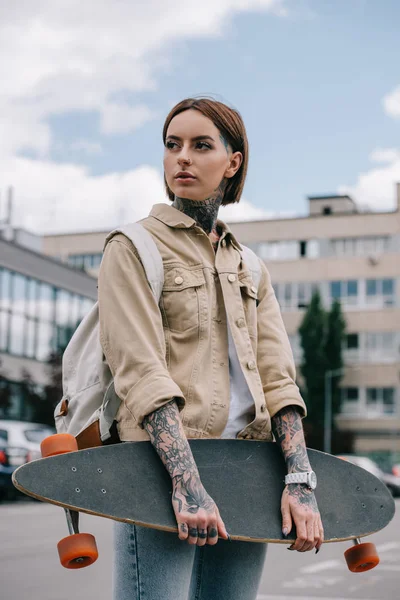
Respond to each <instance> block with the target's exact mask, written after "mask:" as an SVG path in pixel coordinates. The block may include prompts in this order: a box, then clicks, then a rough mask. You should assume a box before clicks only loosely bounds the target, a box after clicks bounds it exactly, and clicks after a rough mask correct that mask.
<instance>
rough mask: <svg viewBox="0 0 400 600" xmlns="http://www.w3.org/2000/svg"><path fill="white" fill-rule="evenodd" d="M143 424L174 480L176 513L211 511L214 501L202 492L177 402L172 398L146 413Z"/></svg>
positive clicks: (203, 490) (202, 488)
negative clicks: (158, 407) (160, 406)
mask: <svg viewBox="0 0 400 600" xmlns="http://www.w3.org/2000/svg"><path fill="white" fill-rule="evenodd" d="M143 426H144V428H145V430H146V431H147V433H148V434H149V436H150V441H151V443H152V444H153V446H154V448H155V449H156V451H157V453H158V455H159V456H160V458H161V460H162V462H163V463H164V465H165V467H166V469H167V471H168V473H169V474H170V476H171V478H172V482H173V488H174V490H173V496H172V498H173V500H174V501H175V502H176V504H177V505H178V507H179V512H181V511H182V510H185V511H187V512H190V513H192V514H196V513H197V512H198V510H199V509H200V508H203V509H204V510H206V511H209V512H212V511H213V510H214V507H215V504H214V501H213V500H212V499H211V498H210V496H209V495H208V494H207V492H206V491H205V489H204V487H203V484H202V483H201V480H200V476H199V472H198V469H197V466H196V463H195V461H194V458H193V454H192V451H191V449H190V446H189V443H188V441H187V438H186V436H185V433H184V430H183V427H182V421H181V418H180V416H179V410H178V407H177V405H176V402H175V401H174V400H172V401H171V402H169V403H168V404H166V405H165V406H163V407H162V408H160V409H158V410H156V411H154V412H153V413H151V414H150V415H148V416H147V417H146V418H145V419H144V421H143Z"/></svg>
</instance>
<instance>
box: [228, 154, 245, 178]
mask: <svg viewBox="0 0 400 600" xmlns="http://www.w3.org/2000/svg"><path fill="white" fill-rule="evenodd" d="M242 162H243V155H242V153H241V152H234V153H233V154H232V155H231V157H230V161H229V167H228V168H227V169H226V171H225V173H224V177H226V178H227V179H231V178H232V177H233V176H234V175H236V173H237V172H238V171H239V169H240V165H241V164H242Z"/></svg>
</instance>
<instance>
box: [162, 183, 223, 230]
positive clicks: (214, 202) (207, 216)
mask: <svg viewBox="0 0 400 600" xmlns="http://www.w3.org/2000/svg"><path fill="white" fill-rule="evenodd" d="M226 183H227V181H226V180H225V179H224V180H223V181H222V182H221V183H220V185H219V186H218V187H217V189H216V190H214V192H213V193H212V194H211V196H209V197H208V198H206V199H205V200H190V199H189V198H180V197H179V196H175V199H174V201H173V203H172V206H173V207H174V208H176V209H177V210H180V211H181V212H183V213H185V215H187V216H188V217H191V218H192V219H194V220H195V221H196V224H197V225H198V226H199V227H201V228H202V229H203V230H204V231H205V232H206V233H207V234H209V233H211V231H212V230H213V229H215V227H216V223H217V217H218V211H219V207H220V206H221V204H222V201H223V199H224V193H225V189H226Z"/></svg>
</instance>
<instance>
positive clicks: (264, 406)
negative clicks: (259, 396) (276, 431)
mask: <svg viewBox="0 0 400 600" xmlns="http://www.w3.org/2000/svg"><path fill="white" fill-rule="evenodd" d="M266 410H267V405H266V404H261V412H265V411H266Z"/></svg>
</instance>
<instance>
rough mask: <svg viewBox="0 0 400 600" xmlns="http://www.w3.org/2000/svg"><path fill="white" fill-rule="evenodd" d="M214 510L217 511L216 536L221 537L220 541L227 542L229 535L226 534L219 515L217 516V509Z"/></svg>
mask: <svg viewBox="0 0 400 600" xmlns="http://www.w3.org/2000/svg"><path fill="white" fill-rule="evenodd" d="M216 510H217V529H218V534H219V536H220V537H222V539H224V540H228V539H229V534H228V532H227V530H226V527H225V523H224V522H223V520H222V519H221V515H220V514H219V510H218V508H217V509H216Z"/></svg>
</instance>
